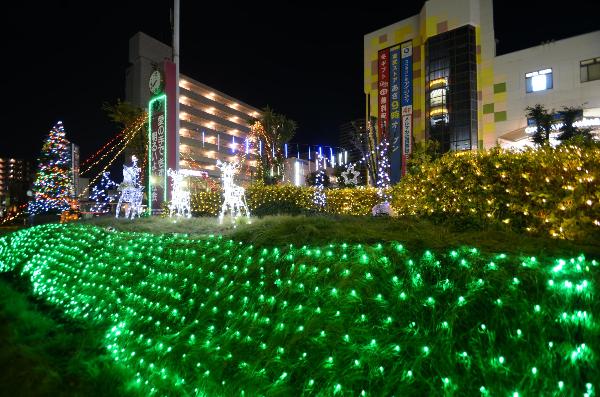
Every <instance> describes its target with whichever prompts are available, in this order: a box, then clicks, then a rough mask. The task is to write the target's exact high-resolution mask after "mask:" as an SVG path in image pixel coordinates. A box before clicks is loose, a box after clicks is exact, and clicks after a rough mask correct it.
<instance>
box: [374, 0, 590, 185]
mask: <svg viewBox="0 0 600 397" xmlns="http://www.w3.org/2000/svg"><path fill="white" fill-rule="evenodd" d="M495 43H496V42H495V36H494V25H493V3H492V0H453V1H452V2H448V1H445V0H429V1H426V2H425V4H424V6H423V8H422V9H421V12H420V13H419V15H415V16H413V17H410V18H407V19H404V20H402V21H400V22H397V23H395V24H393V25H390V26H387V27H384V28H382V29H379V30H377V31H375V32H372V33H369V34H367V35H365V37H364V93H365V95H366V109H365V116H366V117H369V116H370V117H376V118H377V119H378V123H377V130H378V138H379V139H381V137H382V136H388V138H389V140H390V144H391V149H392V171H394V168H396V169H400V170H402V169H403V167H404V164H405V160H406V156H407V155H408V154H409V153H410V151H411V147H412V144H413V142H414V141H420V140H424V139H435V140H437V141H439V142H440V144H441V148H442V150H444V151H448V150H473V149H478V148H479V149H483V148H490V147H493V146H495V145H496V144H505V145H507V146H510V147H518V146H519V144H517V143H516V142H517V141H518V140H519V139H516V137H517V136H518V135H519V130H520V132H521V135H523V134H526V132H525V128H526V127H527V119H526V117H525V108H526V107H527V106H529V105H533V104H536V103H540V104H543V105H546V107H549V108H559V107H562V106H583V107H584V115H585V114H587V115H595V114H596V112H597V108H600V94H599V92H600V81H599V80H598V78H597V76H598V73H599V71H598V68H599V67H600V66H598V61H597V58H598V57H600V32H593V33H589V34H586V35H581V36H577V37H573V38H570V39H566V40H561V41H558V42H555V43H551V44H544V45H541V46H536V47H532V48H529V49H526V50H522V51H517V52H514V53H510V54H506V55H502V56H498V57H497V56H496V49H495ZM542 73H545V74H546V76H545V77H543V76H541V74H542ZM548 73H550V74H549V75H548ZM536 76H538V77H536ZM545 79H547V84H548V85H544V88H543V89H542V81H544V82H545V81H546V80H545ZM532 82H533V83H532ZM544 84H546V83H544ZM557 110H558V109H557ZM524 138H527V137H526V135H523V136H521V137H520V139H521V140H522V139H524ZM512 139H516V140H515V141H513V140H512ZM507 142H508V143H507ZM511 142H512V143H511ZM392 176H393V172H392ZM393 179H395V180H398V179H399V173H396V178H393Z"/></svg>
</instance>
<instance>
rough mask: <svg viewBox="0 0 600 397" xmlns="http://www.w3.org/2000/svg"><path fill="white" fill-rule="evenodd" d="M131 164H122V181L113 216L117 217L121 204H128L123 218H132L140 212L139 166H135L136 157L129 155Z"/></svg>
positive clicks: (141, 194) (140, 186) (140, 187)
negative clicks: (129, 165)
mask: <svg viewBox="0 0 600 397" xmlns="http://www.w3.org/2000/svg"><path fill="white" fill-rule="evenodd" d="M131 162H132V163H133V165H132V166H131V167H128V166H126V165H123V183H121V184H120V185H119V188H118V190H120V191H121V197H119V202H118V204H117V211H116V214H115V218H118V217H119V213H120V212H121V204H123V203H127V204H129V205H128V206H127V208H126V209H125V218H130V219H133V218H135V217H136V216H140V214H141V212H142V196H143V193H142V189H143V188H142V185H141V184H140V172H141V169H140V167H138V166H137V157H135V156H131Z"/></svg>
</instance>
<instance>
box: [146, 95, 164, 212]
mask: <svg viewBox="0 0 600 397" xmlns="http://www.w3.org/2000/svg"><path fill="white" fill-rule="evenodd" d="M148 112H149V113H148V119H149V124H150V125H149V131H148V134H149V136H148V145H149V146H150V147H149V148H148V208H149V209H150V213H151V214H157V213H160V212H161V211H162V203H163V202H164V201H165V200H166V194H167V177H166V176H167V139H166V138H167V136H166V132H167V96H166V94H163V95H161V96H158V97H156V98H152V99H151V100H150V103H149V104H148Z"/></svg>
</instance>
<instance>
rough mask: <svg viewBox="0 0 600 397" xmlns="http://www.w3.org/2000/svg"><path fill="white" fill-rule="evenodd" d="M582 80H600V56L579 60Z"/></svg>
mask: <svg viewBox="0 0 600 397" xmlns="http://www.w3.org/2000/svg"><path fill="white" fill-rule="evenodd" d="M579 65H580V66H579V70H580V76H581V82H582V83H585V82H587V81H594V80H600V57H598V58H593V59H588V60H586V61H581V62H579Z"/></svg>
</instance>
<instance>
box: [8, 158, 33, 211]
mask: <svg viewBox="0 0 600 397" xmlns="http://www.w3.org/2000/svg"><path fill="white" fill-rule="evenodd" d="M33 176H34V170H33V165H32V163H31V161H29V160H22V159H11V158H0V208H4V209H8V210H14V209H16V207H18V206H19V205H21V204H24V203H26V202H27V199H28V197H27V190H28V189H29V188H30V187H31V184H32V183H33Z"/></svg>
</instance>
